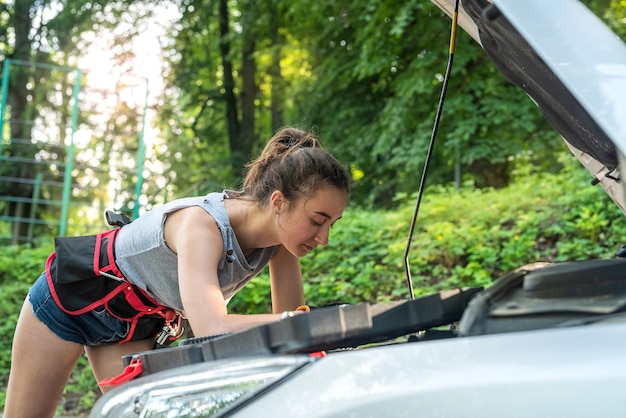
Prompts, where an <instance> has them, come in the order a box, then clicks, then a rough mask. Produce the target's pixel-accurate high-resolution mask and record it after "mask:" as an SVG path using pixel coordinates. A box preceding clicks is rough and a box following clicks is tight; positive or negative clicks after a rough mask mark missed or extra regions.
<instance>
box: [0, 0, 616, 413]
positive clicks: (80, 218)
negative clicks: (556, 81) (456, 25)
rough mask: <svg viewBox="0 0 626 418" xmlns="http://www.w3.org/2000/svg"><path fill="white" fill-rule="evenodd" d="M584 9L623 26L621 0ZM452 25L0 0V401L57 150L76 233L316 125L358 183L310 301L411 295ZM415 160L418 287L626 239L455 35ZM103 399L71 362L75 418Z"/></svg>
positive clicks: (54, 180)
mask: <svg viewBox="0 0 626 418" xmlns="http://www.w3.org/2000/svg"><path fill="white" fill-rule="evenodd" d="M583 3H585V4H587V5H588V6H589V7H590V8H591V9H592V10H593V11H594V12H595V13H596V14H597V15H598V16H599V17H601V18H602V19H603V20H604V21H605V22H606V23H607V24H608V25H609V26H610V27H611V28H612V29H613V30H614V31H615V32H616V33H617V34H618V35H619V36H620V37H621V38H622V39H626V2H625V1H624V0H585V1H583ZM555 19H558V16H555ZM572 30H577V28H572ZM449 35H450V19H449V18H448V17H446V16H445V15H444V14H443V13H442V12H440V11H439V10H438V9H437V8H436V7H435V6H434V5H433V4H431V2H430V1H426V0H403V1H399V0H376V1H374V0H333V1H327V0H318V1H312V0H299V1H284V0H264V1H252V0H239V1H233V0H217V1H208V0H176V1H167V0H160V1H157V2H155V1H149V0H146V1H136V0H124V1H122V0H117V1H105V0H91V1H88V0H72V1H69V0H0V63H1V64H2V69H3V74H7V73H8V74H7V77H6V79H7V83H6V84H3V85H2V89H3V94H5V95H6V114H5V115H4V118H5V120H6V121H9V122H8V123H5V124H4V125H3V127H2V129H3V135H2V141H1V142H0V161H1V162H0V236H2V237H5V238H3V241H2V243H0V244H1V245H2V246H1V247H0V286H1V287H0V294H1V295H2V299H3V304H2V306H0V312H2V314H3V317H4V318H5V321H4V322H3V324H2V326H0V334H2V335H3V336H4V338H3V339H2V341H3V342H2V343H0V371H1V373H0V387H2V391H0V410H1V409H2V405H3V404H4V388H3V387H4V386H5V382H6V377H7V373H8V367H9V361H10V342H11V336H12V333H13V329H14V326H15V321H16V319H17V313H18V311H19V307H20V305H21V302H22V301H23V298H24V296H25V294H26V292H27V291H28V287H29V286H30V283H32V281H33V280H35V278H36V277H37V274H38V272H39V271H40V270H41V268H42V267H43V263H44V261H45V257H46V256H47V254H48V253H49V252H50V251H51V250H52V247H51V243H52V240H51V237H52V236H54V235H56V234H58V219H59V218H60V217H61V216H62V214H61V209H60V206H59V205H55V204H52V203H53V202H60V201H61V200H62V199H63V193H64V189H63V188H62V187H60V185H62V184H63V180H64V177H65V172H64V168H65V167H66V161H67V159H68V158H71V159H73V160H74V165H73V169H72V171H71V172H70V176H71V179H72V182H71V184H72V187H71V190H70V191H69V194H70V198H71V201H72V206H71V207H70V210H69V213H68V218H69V224H70V229H69V231H68V234H69V235H75V234H79V233H84V232H99V231H100V230H102V229H103V228H105V227H106V226H105V225H104V222H103V216H102V210H103V209H105V208H106V209H116V210H118V211H121V212H124V213H126V214H127V215H129V216H130V215H132V214H133V213H137V211H139V212H142V211H145V210H147V209H149V208H150V207H152V206H153V205H156V204H160V203H163V202H165V201H168V200H171V199H174V198H176V197H182V196H187V195H195V194H204V193H208V192H211V191H216V190H221V189H223V188H225V187H229V188H235V187H237V186H238V185H239V182H240V178H241V173H242V168H243V164H244V162H245V161H247V160H248V159H249V158H250V157H252V156H253V155H255V154H256V153H257V152H258V151H259V150H260V149H261V147H262V146H263V145H264V143H265V141H266V140H267V139H268V138H269V137H270V136H271V135H272V134H273V133H274V132H275V131H276V130H277V129H278V128H280V127H281V126H284V125H295V126H299V127H302V128H306V129H312V130H314V131H315V132H316V133H318V135H319V136H320V137H321V138H322V140H323V142H324V143H325V145H326V146H327V148H329V149H330V150H331V151H332V152H333V153H334V154H335V155H336V156H337V157H338V158H339V159H340V160H341V161H342V162H343V163H344V164H345V165H346V166H347V167H349V168H350V170H351V173H352V176H353V179H354V181H355V193H354V195H353V197H352V200H351V203H350V207H349V209H348V211H347V213H346V216H344V219H342V221H341V223H340V224H339V225H338V226H337V227H336V228H335V229H334V230H333V239H332V240H331V244H330V245H329V247H328V248H327V249H323V250H320V251H316V252H315V254H312V255H311V256H310V257H306V258H305V259H303V268H304V270H305V272H306V277H307V278H306V284H305V285H306V292H307V297H308V299H309V300H308V301H309V303H310V304H311V305H313V306H321V305H323V304H327V303H336V302H344V303H356V302H362V301H369V302H385V301H389V300H394V299H398V298H404V297H406V296H407V287H406V283H405V279H404V271H403V266H402V256H403V251H404V248H405V244H406V239H407V233H408V227H409V221H410V218H411V215H412V211H413V205H414V202H415V192H416V191H417V189H418V186H419V183H420V178H421V174H422V168H423V165H424V160H425V156H426V151H427V148H428V142H429V140H430V136H431V129H432V126H433V122H434V119H435V112H436V108H437V103H438V100H439V96H440V93H441V87H442V81H443V75H444V72H445V67H446V63H447V59H448V46H449ZM154 45H156V46H157V52H156V53H154V54H152V55H146V52H148V51H147V50H148V49H150V48H153V46H154ZM155 54H156V55H155ZM7 62H12V63H13V64H12V65H11V68H10V71H9V70H8V67H9V66H8V65H6V64H7ZM77 83H78V85H79V87H80V89H79V91H78V92H77V90H75V86H76V84H77ZM75 97H77V98H78V101H75V100H74V98H75ZM74 105H76V106H78V108H79V112H78V114H77V116H76V117H77V119H76V120H75V121H74V123H73V121H72V118H73V116H74V115H75V114H74V113H73V106H74ZM72 125H74V126H75V128H76V129H75V131H72V132H70V131H71V129H70V126H72ZM70 141H74V142H76V144H77V145H79V147H78V148H77V149H76V150H73V149H72V148H71V147H69V146H68V143H69V142H70ZM430 167H431V171H430V173H429V176H428V193H427V194H426V198H425V201H424V208H423V212H420V221H421V222H420V223H419V225H418V229H417V231H416V237H415V242H414V244H413V248H414V252H413V253H412V256H411V258H412V264H411V271H412V272H413V276H414V278H415V281H416V283H415V287H416V293H417V294H418V295H420V294H426V293H429V292H434V291H438V290H441V289H444V288H449V287H458V286H473V285H485V284H488V283H489V282H490V281H491V280H492V279H493V278H494V277H498V276H499V275H501V274H502V273H503V272H506V271H509V270H511V269H513V268H516V267H519V266H520V265H522V264H525V263H528V262H533V261H565V260H575V259H580V258H589V257H611V256H613V254H614V252H615V250H616V249H617V248H618V247H619V246H620V245H621V244H624V242H623V239H622V237H623V236H624V232H626V225H625V222H624V217H623V215H622V214H621V212H619V210H618V209H617V208H616V207H615V205H613V204H612V203H611V202H610V199H608V198H607V197H606V195H605V194H604V193H603V192H602V190H601V189H600V187H599V186H597V187H591V186H590V180H591V178H590V176H589V174H588V173H587V172H586V171H585V170H584V169H583V168H582V167H581V166H580V164H579V163H578V162H577V161H576V160H575V159H574V157H572V156H571V154H569V152H568V151H567V149H566V147H565V146H564V144H563V141H562V140H561V139H560V138H559V137H558V135H557V134H556V133H555V132H554V131H553V130H552V129H551V128H550V127H549V126H548V125H547V123H546V122H545V121H544V119H543V117H542V116H541V115H540V113H539V112H538V110H537V109H536V107H535V105H534V104H533V103H532V101H531V100H530V99H529V98H528V97H526V95H525V94H524V93H523V92H522V91H521V90H519V89H517V88H515V87H514V86H512V85H511V84H510V83H508V82H507V81H506V80H505V79H504V78H503V77H502V76H501V75H500V74H499V73H498V72H497V71H496V69H495V68H494V66H493V65H492V64H491V63H490V62H489V61H488V59H487V58H486V56H485V55H484V54H483V53H482V50H481V49H480V47H479V46H478V45H476V43H475V42H474V41H473V40H472V39H471V38H470V37H469V36H468V35H467V34H466V33H464V32H463V31H460V33H459V35H458V38H457V44H456V52H455V61H454V66H453V69H452V78H451V79H450V84H449V87H448V93H447V97H446V105H445V108H444V111H443V115H442V119H441V126H440V127H439V132H438V136H437V146H436V148H435V150H434V155H433V161H432V163H431V166H430ZM36 178H37V179H39V180H38V181H36V182H35V181H28V182H19V181H17V180H16V179H36ZM36 188H37V190H35V189H36ZM35 194H37V196H39V200H38V204H34V203H35V202H33V199H32V196H34V195H35ZM46 203H47V204H46ZM461 215H462V216H461ZM7 219H11V220H13V221H14V220H16V219H18V220H20V219H21V220H25V219H30V220H33V219H34V220H36V222H30V223H29V222H26V221H24V222H5V220H7ZM24 237H27V239H24ZM24 244H26V245H24ZM268 294H269V285H268V280H267V276H266V275H261V276H260V277H259V278H258V280H255V281H253V282H252V283H251V284H250V285H249V286H247V287H246V289H244V291H242V292H241V293H240V294H239V295H238V296H237V298H235V299H234V300H233V301H232V302H231V305H230V309H232V310H233V311H236V312H248V313H251V312H263V311H267V310H268V301H269V297H268ZM97 397H98V392H97V389H96V387H95V383H94V382H93V378H92V377H91V376H90V373H89V369H88V366H87V364H86V362H85V360H84V359H82V360H81V366H80V367H79V368H78V369H77V372H76V373H75V374H74V375H73V376H72V380H71V382H70V385H68V389H67V391H66V397H65V398H64V404H63V405H61V406H60V407H59V408H60V411H61V412H63V411H64V412H66V413H67V412H68V411H70V412H71V413H73V414H74V415H77V414H78V413H80V412H81V411H82V412H83V413H84V412H85V411H88V409H89V408H90V407H91V405H92V404H93V402H94V401H95V399H97Z"/></svg>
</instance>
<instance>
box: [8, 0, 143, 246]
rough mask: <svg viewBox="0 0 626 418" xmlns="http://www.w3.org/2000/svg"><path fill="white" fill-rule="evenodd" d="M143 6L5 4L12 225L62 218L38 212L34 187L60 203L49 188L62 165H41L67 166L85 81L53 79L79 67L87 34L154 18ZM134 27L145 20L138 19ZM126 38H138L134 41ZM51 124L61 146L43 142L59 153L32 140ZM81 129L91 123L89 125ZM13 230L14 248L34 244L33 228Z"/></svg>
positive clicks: (72, 76)
mask: <svg viewBox="0 0 626 418" xmlns="http://www.w3.org/2000/svg"><path fill="white" fill-rule="evenodd" d="M138 3H139V2H136V1H132V0H117V1H106V0H98V1H87V0H77V1H71V2H70V1H67V0H59V1H44V2H41V1H35V0H30V1H29V0H24V1H17V2H3V3H2V5H1V8H0V20H1V21H3V22H4V23H6V26H5V25H3V26H2V30H1V31H0V53H2V56H1V58H3V68H4V67H5V66H6V65H7V60H6V59H11V60H12V62H14V63H16V64H17V65H15V66H13V67H12V68H10V76H11V77H10V81H9V87H10V88H9V89H8V100H7V116H8V119H7V120H9V121H10V123H9V124H8V129H7V131H8V132H7V131H5V134H6V135H3V137H4V138H6V137H8V138H9V140H8V141H7V144H5V145H6V146H4V147H3V148H2V155H1V156H0V157H2V158H3V159H4V160H5V161H3V164H2V167H1V169H0V170H2V171H1V175H2V176H4V178H11V179H20V182H18V181H12V182H4V183H2V185H0V195H3V196H5V197H6V199H7V200H6V201H7V202H8V203H7V208H6V209H8V210H7V213H8V215H9V216H10V217H12V218H14V219H18V220H19V219H23V218H29V217H31V216H32V215H33V213H34V214H35V216H37V217H39V218H41V217H42V216H44V215H45V214H46V213H47V217H48V218H51V217H52V218H57V219H58V214H57V215H56V216H51V211H53V209H50V208H47V209H44V208H42V206H41V205H40V206H39V207H37V208H35V207H34V206H32V203H33V202H32V199H30V197H31V196H32V194H33V184H34V181H32V179H34V178H36V177H37V175H42V176H43V179H44V182H43V183H42V184H43V185H44V190H43V191H42V194H43V196H44V197H46V198H47V200H49V201H50V200H55V199H60V191H59V189H58V188H57V189H55V188H54V187H52V186H48V187H46V184H53V183H54V182H56V183H58V182H59V181H60V180H62V177H63V170H59V167H60V166H62V165H63V164H61V165H59V164H54V166H55V167H52V165H50V166H49V167H48V168H45V164H42V162H43V160H44V159H46V158H48V159H51V158H54V159H55V160H57V161H58V160H61V161H63V160H64V158H65V147H64V140H65V137H66V135H67V134H68V129H69V128H68V127H69V126H70V118H71V114H70V113H71V111H70V109H71V106H72V100H73V98H74V94H75V93H76V91H75V90H74V89H73V86H74V84H75V83H76V82H79V81H80V80H77V79H76V77H77V72H76V73H72V72H69V73H67V74H69V75H62V76H59V77H51V76H50V73H51V72H55V71H56V72H57V73H58V72H61V73H64V70H60V71H57V69H58V68H59V67H58V66H61V67H63V68H73V67H75V66H76V65H77V63H78V58H79V57H80V55H81V52H82V51H84V50H85V49H86V47H87V46H88V44H89V41H88V40H87V39H86V38H84V37H83V36H82V35H83V34H84V33H86V32H98V31H102V30H107V29H110V28H113V27H115V26H116V25H117V24H118V23H119V19H120V17H121V16H122V15H124V14H127V13H129V10H130V11H132V10H134V11H138V12H146V13H145V14H149V9H145V8H144V9H140V8H137V4H138ZM135 20H136V21H139V20H140V19H139V17H137V16H136V19H135ZM120 36H121V37H127V36H132V33H128V32H127V33H125V34H122V35H120ZM94 38H95V37H94ZM126 39H127V38H126ZM118 40H119V39H118ZM125 54H126V51H122V52H121V53H120V55H121V56H124V55H125ZM126 55H127V54H126ZM51 68H52V69H53V70H50V69H51ZM57 76H58V74H57ZM45 118H48V119H51V120H50V121H49V122H50V124H51V125H54V126H56V129H57V132H56V134H55V137H54V138H47V139H46V140H44V141H43V143H44V144H45V147H44V148H46V147H53V148H54V149H53V150H52V151H51V150H49V149H42V145H39V144H40V141H41V138H35V134H34V132H33V129H34V128H36V127H37V126H38V124H41V123H43V122H42V120H43V119H45ZM81 121H82V122H85V121H86V119H85V118H83V119H82V120H81ZM29 179H31V180H29ZM75 191H76V190H75ZM78 192H79V193H80V190H79V191H78ZM85 193H88V190H86V189H83V190H82V194H85ZM13 225H14V228H13V231H12V237H13V242H19V241H20V240H23V239H24V237H25V236H27V230H28V229H29V228H31V225H32V224H29V223H27V222H15V223H14V224H13Z"/></svg>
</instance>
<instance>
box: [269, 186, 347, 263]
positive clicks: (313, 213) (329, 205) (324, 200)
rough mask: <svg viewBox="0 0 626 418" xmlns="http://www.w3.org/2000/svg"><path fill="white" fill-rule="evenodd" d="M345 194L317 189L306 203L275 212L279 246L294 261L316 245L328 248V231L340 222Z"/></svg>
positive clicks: (336, 189) (341, 191) (337, 190)
mask: <svg viewBox="0 0 626 418" xmlns="http://www.w3.org/2000/svg"><path fill="white" fill-rule="evenodd" d="M347 202H348V196H347V193H346V192H345V191H343V190H341V189H338V188H336V187H334V186H323V187H321V188H319V189H318V190H317V191H316V192H315V193H314V194H313V196H311V197H310V198H309V199H301V201H300V202H298V203H297V204H296V205H295V207H291V208H290V207H283V208H282V209H283V210H281V211H279V212H278V217H277V218H278V228H279V235H280V241H281V243H282V245H283V246H284V247H285V249H287V251H289V252H290V253H291V254H293V255H295V256H296V257H304V256H305V255H307V254H308V253H309V252H310V251H312V250H313V249H314V248H315V247H317V246H318V245H327V244H328V240H329V236H330V228H331V227H332V226H333V225H334V224H335V222H337V220H338V219H340V218H341V215H342V214H343V211H344V209H345V208H346V204H347Z"/></svg>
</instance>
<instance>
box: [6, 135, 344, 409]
mask: <svg viewBox="0 0 626 418" xmlns="http://www.w3.org/2000/svg"><path fill="white" fill-rule="evenodd" d="M350 187H351V186H350V179H349V175H348V173H347V172H346V170H345V169H344V168H343V167H342V166H341V164H339V162H338V161H337V160H336V159H335V158H334V157H333V156H332V155H330V154H329V153H328V152H327V151H325V150H324V149H323V148H322V147H321V146H320V143H319V141H318V139H317V138H316V137H315V136H313V135H312V134H310V133H307V132H304V131H301V130H298V129H294V128H286V129H283V130H281V131H280V132H278V133H277V134H276V135H275V136H274V137H273V138H271V139H270V141H269V142H268V144H267V145H266V147H265V149H264V151H263V152H262V154H261V155H260V156H259V158H258V159H256V160H255V161H253V162H252V163H250V164H249V165H248V173H247V176H246V178H245V180H244V184H243V189H242V190H241V191H237V192H235V191H229V190H226V191H224V192H222V193H211V194H209V195H207V196H203V197H191V198H184V199H179V200H175V201H172V202H170V203H167V204H165V205H163V206H161V207H158V208H155V209H153V210H151V211H149V212H147V213H146V214H144V215H142V216H141V217H139V218H138V219H136V220H135V221H133V222H132V223H130V224H127V225H124V226H122V227H121V228H116V229H113V230H111V231H107V232H105V233H103V234H99V235H98V236H92V237H77V238H61V239H57V240H56V251H55V253H53V254H52V255H51V256H50V258H49V259H48V262H47V265H46V272H45V273H44V274H42V276H41V277H39V279H38V280H37V281H36V282H35V284H34V285H33V287H32V288H31V290H30V292H29V296H28V297H27V299H26V301H25V303H24V306H23V308H22V311H21V313H20V317H19V320H18V324H17V327H16V330H15V337H14V341H13V352H12V365H11V373H10V377H9V383H8V388H7V399H6V405H5V411H4V417H5V418H28V417H33V418H42V417H52V416H53V415H54V411H55V409H56V406H57V404H58V402H59V399H60V397H61V396H62V393H63V389H64V387H65V384H66V382H67V380H68V378H69V376H70V374H71V371H72V369H73V368H74V366H75V365H76V362H77V361H78V358H79V357H80V356H81V354H82V353H83V350H84V351H85V352H86V354H87V357H88V359H89V362H90V364H91V367H92V369H93V373H94V375H95V377H96V379H97V380H98V381H99V382H100V381H102V379H105V378H111V377H114V376H117V375H119V374H120V373H121V372H122V368H123V367H122V362H121V357H122V356H124V355H127V354H131V353H134V352H139V351H145V350H150V349H152V348H154V346H155V341H156V340H157V339H158V338H160V337H161V338H162V337H165V338H169V337H175V334H176V333H177V332H178V329H177V318H180V317H181V316H183V317H185V318H186V319H187V320H188V321H189V325H190V326H191V329H192V331H193V333H194V335H195V336H208V335H215V334H221V333H227V332H236V331H241V330H244V329H246V328H250V327H253V326H255V325H259V324H264V323H267V322H270V321H276V320H278V319H280V317H281V313H283V312H285V311H293V310H295V309H296V308H297V307H298V306H299V305H302V304H303V303H304V295H303V286H302V273H301V271H300V261H299V258H300V257H303V256H305V255H306V254H308V253H309V252H310V251H312V250H313V249H315V248H316V247H317V246H318V245H326V244H327V243H328V239H329V234H330V228H331V227H332V226H333V224H334V223H335V222H336V221H337V220H338V219H340V218H341V216H342V213H343V211H344V209H345V207H346V204H347V201H348V197H349V194H350ZM267 264H269V273H270V278H271V279H270V280H271V296H272V309H273V312H274V313H273V314H260V315H234V314H229V313H228V311H227V309H226V302H227V301H228V300H229V299H230V298H231V297H232V296H233V295H234V294H235V293H236V292H237V291H238V290H239V289H241V288H242V287H243V286H244V285H245V284H246V283H247V282H248V281H249V280H250V279H251V278H253V277H254V276H256V275H257V274H258V273H259V272H260V271H261V270H262V269H263V268H264V267H265V266H266V265H267ZM170 334H171V335H170ZM101 389H102V390H103V391H106V390H107V387H101Z"/></svg>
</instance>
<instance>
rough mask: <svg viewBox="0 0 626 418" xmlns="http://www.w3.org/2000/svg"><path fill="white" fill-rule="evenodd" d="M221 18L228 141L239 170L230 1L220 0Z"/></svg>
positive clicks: (221, 47) (221, 50)
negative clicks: (230, 35) (229, 14)
mask: <svg viewBox="0 0 626 418" xmlns="http://www.w3.org/2000/svg"><path fill="white" fill-rule="evenodd" d="M219 19H220V54H221V57H222V68H223V70H224V100H225V103H226V126H227V127H228V143H229V147H230V152H231V161H232V163H233V168H235V170H239V169H240V168H241V167H240V166H236V165H235V164H236V162H237V161H240V160H241V159H242V156H239V152H240V150H239V141H240V136H241V127H240V124H239V115H238V110H237V97H236V96H235V79H234V76H233V63H232V61H231V59H230V41H229V39H228V37H229V32H230V29H229V23H228V22H229V19H228V1H227V0H220V3H219Z"/></svg>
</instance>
